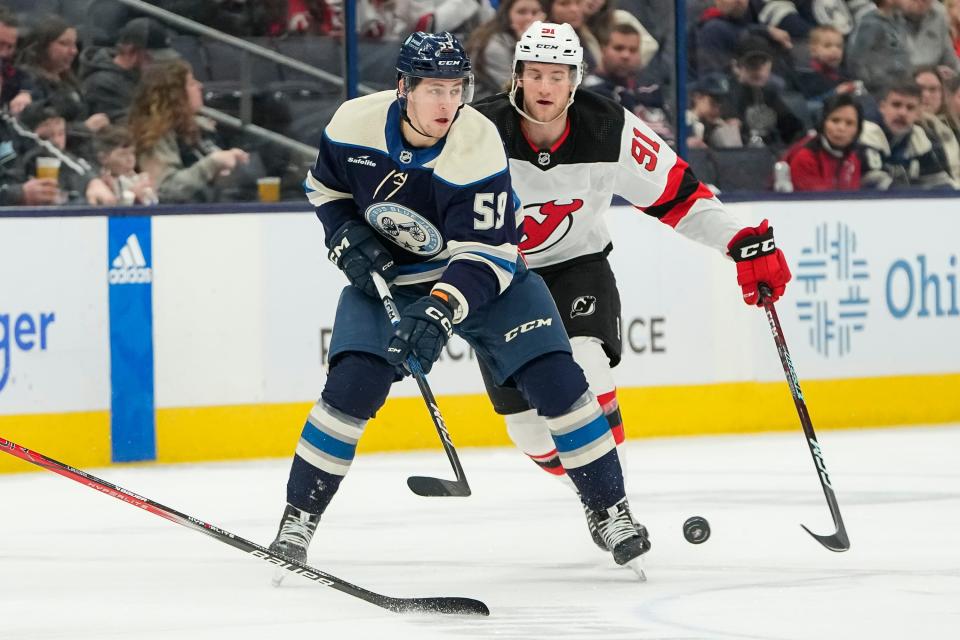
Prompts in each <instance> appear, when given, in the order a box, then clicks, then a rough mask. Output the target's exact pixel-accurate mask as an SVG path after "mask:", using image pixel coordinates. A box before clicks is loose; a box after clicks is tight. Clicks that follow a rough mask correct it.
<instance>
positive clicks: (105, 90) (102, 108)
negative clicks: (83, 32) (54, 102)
mask: <svg viewBox="0 0 960 640" xmlns="http://www.w3.org/2000/svg"><path fill="white" fill-rule="evenodd" d="M176 57H177V53H176V52H175V51H174V50H173V49H171V48H170V37H169V35H168V34H167V30H166V29H165V28H164V26H163V25H162V24H160V23H159V22H157V21H156V20H154V19H152V18H135V19H133V20H131V21H130V22H129V23H127V25H126V26H125V27H124V28H123V29H122V30H121V31H120V34H119V35H118V36H117V46H116V48H94V49H89V50H88V51H86V52H84V55H83V56H81V65H80V69H81V70H80V75H81V77H82V79H83V85H82V87H83V96H84V99H85V100H86V101H87V106H88V108H89V110H90V111H91V112H93V113H105V114H106V115H107V117H108V118H110V121H111V122H114V123H116V122H122V121H124V120H126V117H127V112H128V111H129V110H130V104H131V103H132V102H133V92H134V90H135V89H136V87H137V83H138V82H139V81H140V73H141V72H142V71H143V69H144V68H145V67H146V66H147V65H148V64H150V63H152V62H155V61H156V62H164V61H169V60H171V59H173V58H176Z"/></svg>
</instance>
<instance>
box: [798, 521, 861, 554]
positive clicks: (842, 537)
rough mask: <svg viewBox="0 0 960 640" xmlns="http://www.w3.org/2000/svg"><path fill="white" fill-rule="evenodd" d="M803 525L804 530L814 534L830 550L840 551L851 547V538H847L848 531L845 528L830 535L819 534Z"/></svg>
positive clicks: (815, 538)
mask: <svg viewBox="0 0 960 640" xmlns="http://www.w3.org/2000/svg"><path fill="white" fill-rule="evenodd" d="M800 526H801V527H803V530H804V531H806V532H807V533H809V534H810V535H811V536H813V539H814V540H816V541H817V542H819V543H820V544H822V545H823V546H824V547H826V548H827V549H829V550H830V551H836V552H837V553H840V552H841V551H847V550H848V549H849V548H850V539H849V538H847V532H846V531H844V530H843V529H840V530H838V531H837V532H836V533H835V534H833V535H830V536H821V535H817V534H816V533H814V532H813V531H810V529H807V527H806V526H805V525H800Z"/></svg>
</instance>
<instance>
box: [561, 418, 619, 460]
mask: <svg viewBox="0 0 960 640" xmlns="http://www.w3.org/2000/svg"><path fill="white" fill-rule="evenodd" d="M608 433H610V424H609V423H608V422H607V418H606V416H604V415H603V414H601V415H599V416H597V417H596V418H594V419H593V420H592V421H590V422H588V423H587V424H585V425H583V426H582V427H580V428H579V429H576V430H574V431H571V432H570V433H565V434H563V435H562V436H558V435H556V434H554V436H553V442H554V443H555V444H556V445H557V451H559V452H560V453H567V452H570V451H575V450H577V449H579V448H580V447H582V446H584V445H587V444H590V443H591V442H593V441H594V440H599V439H600V438H602V437H603V436H605V435H607V434H608Z"/></svg>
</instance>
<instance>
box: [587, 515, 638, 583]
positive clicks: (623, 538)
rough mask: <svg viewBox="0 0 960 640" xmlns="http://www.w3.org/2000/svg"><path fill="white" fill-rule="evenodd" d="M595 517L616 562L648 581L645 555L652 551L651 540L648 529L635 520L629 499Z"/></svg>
mask: <svg viewBox="0 0 960 640" xmlns="http://www.w3.org/2000/svg"><path fill="white" fill-rule="evenodd" d="M593 515H594V516H595V517H596V520H597V531H598V532H599V534H600V537H601V538H602V539H603V541H604V543H606V547H607V549H608V550H609V551H610V552H611V553H613V560H614V562H616V563H617V564H619V565H627V566H628V567H630V568H631V569H633V570H634V571H635V572H636V573H637V575H638V576H639V577H640V579H641V580H646V579H647V576H646V575H645V574H644V572H643V554H645V553H646V552H647V551H649V550H650V539H649V537H648V535H647V530H646V528H645V527H644V526H643V525H641V524H639V523H637V522H636V521H635V520H634V519H633V515H631V513H630V505H629V504H627V499H626V498H624V499H623V500H621V501H620V502H618V503H617V504H615V505H613V506H612V507H609V508H607V509H605V510H604V511H594V512H593ZM588 521H589V518H588Z"/></svg>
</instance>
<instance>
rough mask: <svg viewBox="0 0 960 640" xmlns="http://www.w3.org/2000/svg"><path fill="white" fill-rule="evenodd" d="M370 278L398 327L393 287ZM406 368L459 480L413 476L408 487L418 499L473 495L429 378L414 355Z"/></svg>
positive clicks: (380, 279) (408, 360) (409, 357)
mask: <svg viewBox="0 0 960 640" xmlns="http://www.w3.org/2000/svg"><path fill="white" fill-rule="evenodd" d="M370 277H371V278H373V284H374V285H376V287H377V293H379V294H380V299H381V300H383V308H384V309H386V310H387V317H388V318H390V324H392V325H393V326H394V327H396V326H397V325H398V324H400V310H399V309H397V303H396V302H394V301H393V296H391V295H390V288H389V287H387V283H386V282H385V281H384V279H383V277H382V276H381V275H380V274H379V273H375V272H373V271H371V272H370ZM406 365H407V368H408V369H410V373H412V374H413V378H414V379H415V380H416V381H417V386H419V387H420V395H422V396H423V401H424V402H425V403H426V404H427V412H428V413H429V414H430V419H431V420H433V426H435V427H436V428H437V433H438V434H439V435H440V444H442V445H443V450H444V451H446V452H447V459H448V460H450V466H452V467H453V473H454V474H455V475H456V477H457V478H456V480H444V479H443V478H430V477H427V476H410V477H409V478H407V486H408V487H410V490H411V491H413V492H414V493H415V494H417V495H418V496H427V497H432V496H456V497H466V496H469V495H470V493H471V492H470V485H469V484H467V477H466V476H465V475H464V473H463V467H462V466H460V458H458V457H457V450H456V449H454V448H453V440H451V439H450V432H449V431H447V425H446V424H445V423H444V422H443V416H442V415H440V407H438V406H437V400H436V398H434V397H433V391H431V390H430V385H429V384H427V376H426V374H425V373H424V372H423V369H422V368H421V367H420V362H419V361H417V359H416V358H415V357H413V356H412V355H411V356H408V357H407V362H406Z"/></svg>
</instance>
